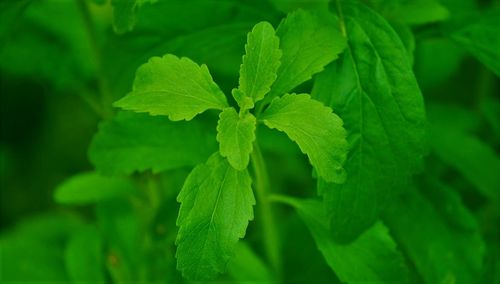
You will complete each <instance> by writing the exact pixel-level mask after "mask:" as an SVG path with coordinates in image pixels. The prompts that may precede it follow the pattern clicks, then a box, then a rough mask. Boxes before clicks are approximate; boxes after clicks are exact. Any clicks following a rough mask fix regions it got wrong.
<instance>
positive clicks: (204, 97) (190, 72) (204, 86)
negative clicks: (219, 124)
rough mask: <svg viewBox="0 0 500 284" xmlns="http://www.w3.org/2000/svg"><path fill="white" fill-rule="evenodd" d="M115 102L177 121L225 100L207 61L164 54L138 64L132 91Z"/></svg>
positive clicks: (214, 106) (216, 106)
mask: <svg viewBox="0 0 500 284" xmlns="http://www.w3.org/2000/svg"><path fill="white" fill-rule="evenodd" d="M114 106H116V107H120V108H122V109H125V110H132V111H135V112H147V113H149V114H151V115H167V116H168V117H169V119H170V120H173V121H178V120H191V119H193V117H195V116H196V115H197V114H199V113H202V112H204V111H206V110H208V109H223V108H224V107H226V106H227V101H226V97H225V96H224V93H222V91H221V90H220V89H219V87H218V86H217V84H215V82H214V81H213V80H212V76H211V75H210V73H209V72H208V68H207V66H206V65H201V66H198V65H197V64H196V63H194V62H193V61H191V59H189V58H186V57H183V58H178V57H176V56H174V55H171V54H167V55H165V56H163V57H161V58H160V57H152V58H150V59H149V61H148V63H146V64H144V65H142V66H141V67H139V69H137V74H136V76H135V81H134V87H133V90H132V92H131V93H129V94H128V95H127V96H125V97H124V98H122V99H120V100H119V101H117V102H115V103H114Z"/></svg>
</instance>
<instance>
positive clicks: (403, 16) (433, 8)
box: [368, 0, 449, 25]
mask: <svg viewBox="0 0 500 284" xmlns="http://www.w3.org/2000/svg"><path fill="white" fill-rule="evenodd" d="M368 2H369V4H370V5H371V6H372V7H374V9H376V10H377V11H379V12H380V13H381V14H382V15H383V16H384V17H385V18H387V19H389V20H391V21H394V22H398V23H402V24H409V25H423V24H428V23H432V22H438V21H443V20H446V19H447V18H448V16H449V12H448V9H446V7H445V6H443V5H442V4H441V3H439V1H438V0H412V1H407V0H369V1H368Z"/></svg>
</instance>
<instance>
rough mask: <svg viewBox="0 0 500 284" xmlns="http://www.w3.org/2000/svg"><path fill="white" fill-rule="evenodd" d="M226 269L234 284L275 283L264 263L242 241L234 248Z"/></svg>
mask: <svg viewBox="0 0 500 284" xmlns="http://www.w3.org/2000/svg"><path fill="white" fill-rule="evenodd" d="M227 269H228V273H229V274H230V275H231V277H232V278H233V279H234V280H235V281H236V283H240V284H249V283H254V284H258V283H261V284H266V283H267V284H270V283H273V281H275V280H274V279H273V277H272V273H271V271H269V268H268V267H267V265H266V263H265V262H264V261H263V260H262V259H261V258H260V257H259V256H258V255H257V253H256V252H255V251H254V250H253V249H252V248H251V247H250V245H249V244H247V243H245V242H244V241H241V242H239V243H238V245H237V246H236V249H235V253H234V257H233V258H231V260H230V261H229V263H228V268H227Z"/></svg>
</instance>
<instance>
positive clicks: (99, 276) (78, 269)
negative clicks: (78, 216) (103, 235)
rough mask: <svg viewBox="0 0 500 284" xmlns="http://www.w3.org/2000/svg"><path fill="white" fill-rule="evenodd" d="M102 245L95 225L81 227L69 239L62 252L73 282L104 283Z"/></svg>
mask: <svg viewBox="0 0 500 284" xmlns="http://www.w3.org/2000/svg"><path fill="white" fill-rule="evenodd" d="M102 250H103V245H102V242H101V239H100V236H99V231H97V229H96V228H95V227H91V226H89V227H87V228H82V229H81V230H79V231H77V232H76V233H75V235H74V236H73V237H72V238H71V239H70V240H69V242H68V244H67V245H66V250H65V253H64V258H65V263H66V269H67V271H68V274H69V276H70V278H71V279H72V280H73V281H74V282H86V283H105V282H106V281H105V274H104V255H103V252H102Z"/></svg>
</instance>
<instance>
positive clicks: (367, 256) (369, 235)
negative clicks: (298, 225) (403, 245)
mask: <svg viewBox="0 0 500 284" xmlns="http://www.w3.org/2000/svg"><path fill="white" fill-rule="evenodd" d="M278 200H280V201H284V202H286V203H288V204H290V205H292V206H293V207H295V209H296V210H297V212H298V214H299V215H300V217H301V218H302V219H303V220H304V222H305V223H306V225H307V227H308V228H309V230H310V231H311V234H312V235H313V238H314V240H315V242H316V245H317V246H318V249H319V250H320V251H321V253H322V254H323V257H324V258H325V260H326V262H327V263H328V265H329V266H330V268H331V269H332V270H333V271H335V273H336V274H337V276H338V277H339V279H340V280H341V281H342V282H344V283H367V282H370V283H389V282H401V283H410V274H409V270H408V267H407V266H406V263H405V260H404V257H403V255H402V254H401V252H399V251H398V249H397V247H396V243H395V242H394V240H393V239H392V238H391V236H390V234H389V231H388V229H387V228H386V227H385V226H384V225H383V224H382V223H381V222H379V223H376V224H375V225H374V226H373V227H371V228H370V229H368V230H367V231H366V232H364V233H363V234H362V235H361V236H360V237H359V238H358V239H357V240H355V241H353V242H352V243H350V244H340V243H337V242H336V241H335V240H334V239H333V238H332V237H331V234H330V230H329V218H328V214H326V212H325V211H324V206H323V204H322V203H321V202H320V201H316V200H299V199H291V198H290V199H283V200H281V199H278ZM382 259H383V260H384V261H380V260H382Z"/></svg>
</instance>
